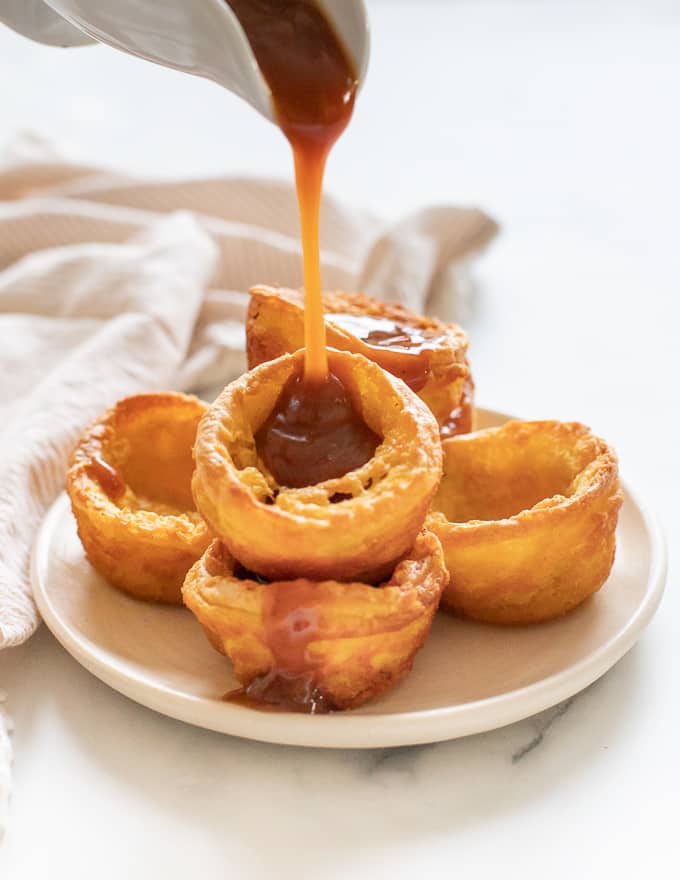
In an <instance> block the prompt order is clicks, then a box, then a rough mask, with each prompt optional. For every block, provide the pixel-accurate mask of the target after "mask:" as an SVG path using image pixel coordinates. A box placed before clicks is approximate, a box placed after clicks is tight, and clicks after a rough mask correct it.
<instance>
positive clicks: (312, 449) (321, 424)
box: [255, 374, 380, 489]
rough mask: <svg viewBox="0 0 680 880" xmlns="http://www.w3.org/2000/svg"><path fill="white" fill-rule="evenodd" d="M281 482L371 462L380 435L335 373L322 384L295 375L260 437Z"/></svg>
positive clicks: (315, 479) (312, 479)
mask: <svg viewBox="0 0 680 880" xmlns="http://www.w3.org/2000/svg"><path fill="white" fill-rule="evenodd" d="M255 443H256V445H257V449H258V452H259V454H260V457H261V458H262V461H263V462H264V463H265V465H266V467H267V469H268V470H269V472H270V473H271V475H272V476H273V477H274V479H275V480H276V482H277V483H278V484H279V485H280V486H286V487H288V488H292V489H295V488H301V487H302V486H313V485H315V484H316V483H323V482H324V481H326V480H332V479H334V478H336V477H342V476H344V474H346V473H348V472H349V471H352V470H355V468H359V467H361V466H362V465H364V464H366V462H367V461H369V459H371V458H372V457H373V454H374V453H375V450H376V447H377V446H378V444H379V443H380V437H378V435H377V434H374V433H373V431H372V430H371V429H370V428H369V427H368V425H367V424H366V423H365V422H364V420H363V418H362V416H361V414H360V413H359V412H357V410H356V408H355V407H354V406H353V404H352V401H351V400H350V398H349V396H348V394H347V391H346V389H345V387H344V385H343V384H342V382H341V381H340V380H339V379H338V378H337V377H336V376H334V375H332V374H329V376H328V379H327V380H326V381H325V382H322V383H321V384H320V385H318V386H317V385H312V384H310V383H309V382H306V381H305V380H304V378H303V377H301V376H296V375H294V376H292V377H291V378H290V379H289V380H288V383H287V384H286V386H285V387H284V389H283V391H282V393H281V396H280V397H279V400H278V401H277V404H276V406H275V407H274V410H273V411H272V413H271V414H270V416H269V418H268V419H267V421H266V422H265V423H264V425H263V426H262V427H261V428H260V430H259V431H258V432H257V435H256V437H255Z"/></svg>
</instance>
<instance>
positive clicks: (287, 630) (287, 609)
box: [224, 581, 333, 715]
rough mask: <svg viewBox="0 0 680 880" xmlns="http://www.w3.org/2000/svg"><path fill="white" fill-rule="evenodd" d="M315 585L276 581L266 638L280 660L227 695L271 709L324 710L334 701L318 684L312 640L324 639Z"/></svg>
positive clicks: (268, 607)
mask: <svg viewBox="0 0 680 880" xmlns="http://www.w3.org/2000/svg"><path fill="white" fill-rule="evenodd" d="M315 592H316V585H315V584H313V583H310V582H309V581H292V582H289V583H281V584H271V586H270V588H269V589H268V591H267V595H266V599H265V608H264V628H265V641H266V643H267V646H268V647H269V649H270V650H271V652H272V654H273V656H274V658H275V660H276V664H275V666H274V667H273V668H272V669H271V670H270V672H268V673H267V674H266V675H262V676H260V677H259V678H256V679H255V680H254V681H252V682H251V683H250V684H249V685H248V687H246V688H239V689H238V690H236V691H232V692H230V693H229V694H226V695H225V697H224V699H226V700H228V701H229V702H232V703H238V704H239V705H242V706H250V707H251V708H259V709H265V710H269V711H277V710H278V711H288V712H305V713H308V714H312V715H315V714H321V713H325V712H329V711H331V710H332V709H333V706H332V705H331V704H330V703H329V701H328V700H327V699H326V698H325V697H324V695H323V693H321V691H320V690H319V689H318V687H317V685H316V681H315V678H316V676H315V672H316V669H317V665H316V662H315V660H314V658H313V657H312V656H310V652H309V645H310V643H311V642H312V641H314V640H315V639H318V638H319V625H318V624H319V617H318V615H319V612H318V610H317V603H318V600H317V597H316V595H315Z"/></svg>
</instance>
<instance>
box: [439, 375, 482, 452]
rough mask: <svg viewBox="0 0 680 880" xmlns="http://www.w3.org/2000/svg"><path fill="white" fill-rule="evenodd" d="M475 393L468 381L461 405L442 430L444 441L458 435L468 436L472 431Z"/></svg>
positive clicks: (464, 387) (450, 415)
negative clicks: (473, 396) (473, 397)
mask: <svg viewBox="0 0 680 880" xmlns="http://www.w3.org/2000/svg"><path fill="white" fill-rule="evenodd" d="M473 393H474V386H473V384H472V382H471V381H470V380H469V379H467V380H466V381H465V385H464V386H463V394H462V397H461V400H460V404H459V405H458V406H457V407H456V408H455V409H454V410H453V412H452V413H450V414H449V417H448V418H447V419H446V421H445V422H444V424H443V425H442V426H441V428H440V435H441V438H442V440H446V439H447V438H448V437H455V436H456V435H457V434H468V433H469V432H470V431H471V430H472V421H473V419H472V415H473V412H474V408H473V405H472V395H473Z"/></svg>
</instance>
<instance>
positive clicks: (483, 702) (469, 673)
mask: <svg viewBox="0 0 680 880" xmlns="http://www.w3.org/2000/svg"><path fill="white" fill-rule="evenodd" d="M506 418H507V417H505V416H502V415H501V414H500V413H493V412H489V411H481V412H478V423H479V426H480V427H485V426H487V425H492V424H500V423H502V422H503V421H505V419H506ZM617 537H618V547H617V553H616V562H615V564H614V568H613V570H612V573H611V575H610V577H609V580H608V581H607V583H606V584H605V585H604V587H603V588H602V589H601V590H600V592H599V593H598V594H597V595H596V596H594V597H593V598H592V599H589V600H588V601H587V602H585V603H584V604H583V605H581V606H580V607H579V608H577V609H576V610H575V611H573V612H572V613H571V614H568V615H567V616H566V617H563V618H561V619H560V620H556V621H553V622H551V623H547V624H540V625H534V626H530V627H510V628H503V627H496V626H487V625H484V624H477V623H472V622H469V621H464V620H457V619H455V618H453V617H449V616H448V615H446V614H441V613H440V614H438V615H437V618H436V620H435V624H434V626H433V628H432V632H431V634H430V636H429V638H428V640H427V642H426V644H425V646H424V647H423V648H422V650H421V651H420V652H419V654H418V655H417V657H416V661H415V664H414V667H413V670H412V672H411V673H410V675H408V676H407V677H406V678H405V679H404V680H403V681H402V682H401V683H400V684H399V685H398V686H397V687H396V688H394V689H393V690H392V691H390V692H389V693H387V694H386V695H384V696H383V697H381V698H379V699H377V700H374V701H372V702H370V703H369V704H367V705H366V706H363V707H362V708H361V709H357V710H354V711H349V712H339V713H335V714H331V715H314V716H312V715H299V714H295V713H282V712H260V711H257V710H253V709H250V708H247V707H244V706H238V705H234V704H232V703H227V702H225V701H224V700H223V696H224V694H226V693H227V692H228V691H231V690H233V689H234V688H236V687H237V686H238V684H237V682H236V680H235V679H234V677H233V675H232V672H231V666H230V664H229V662H228V661H227V660H226V659H225V658H224V657H222V656H221V655H220V654H218V653H217V652H216V651H214V650H213V648H212V647H211V646H210V645H209V643H208V641H207V640H206V638H205V636H204V635H203V631H202V630H201V628H200V626H199V625H198V623H197V622H196V620H195V619H194V618H193V616H192V615H191V614H190V613H189V612H188V611H186V610H185V609H183V608H168V607H163V606H158V605H147V604H144V603H141V602H137V601H135V600H134V599H131V598H128V597H127V596H125V595H123V594H122V593H119V592H118V591H117V590H114V589H113V588H111V587H110V586H109V585H108V584H107V583H106V582H105V581H104V580H103V579H102V578H101V577H99V575H97V573H96V572H95V571H94V570H93V569H92V568H91V566H90V565H89V563H88V562H87V560H86V558H85V555H84V553H83V549H82V547H81V544H80V541H79V539H78V535H77V533H76V526H75V521H74V519H73V516H72V514H71V509H70V506H69V501H68V498H67V497H66V495H62V496H60V497H59V498H58V499H57V501H56V502H55V504H54V506H53V507H52V509H51V510H50V512H49V513H48V515H47V517H46V519H45V522H44V524H43V526H42V528H41V529H40V532H39V534H38V537H37V540H36V544H35V548H34V553H33V564H32V578H33V590H34V594H35V598H36V601H37V603H38V607H39V608H40V612H41V613H42V615H43V617H44V619H45V622H46V623H47V626H48V627H49V628H50V629H51V630H52V632H53V633H54V635H55V636H56V637H57V639H58V640H59V641H60V642H61V643H62V645H63V646H64V647H65V648H66V650H67V651H69V652H70V653H71V654H72V655H73V656H74V657H75V658H76V660H78V661H79V662H80V663H82V665H83V666H84V667H85V668H86V669H88V670H89V671H90V672H92V673H93V674H94V675H96V676H97V677H98V678H100V679H101V680H102V681H104V682H106V684H108V685H110V686H111V687H112V688H115V689H116V690H118V691H120V692H121V693H122V694H125V695H126V696H127V697H130V698H131V699H133V700H136V701H137V702H138V703H141V704H142V705H144V706H148V707H149V708H151V709H154V710H156V711H157V712H161V713H163V714H165V715H169V716H171V717H172V718H179V719H180V720H182V721H186V722H189V723H190V724H196V725H199V726H200V727H207V728H209V729H211V730H216V731H220V732H222V733H228V734H233V735H234V736H242V737H247V738H249V739H256V740H263V741H266V742H272V743H285V744H288V745H299V746H323V747H336V748H374V747H386V746H402V745H413V744H416V743H427V742H436V741H439V740H444V739H452V738H454V737H460V736H466V735H468V734H472V733H481V732H482V731H486V730H491V729H493V728H496V727H501V726H502V725H504V724H510V723H511V722H513V721H519V720H520V719H522V718H526V717H528V716H529V715H533V714H534V713H536V712H539V711H541V710H543V709H547V708H548V707H549V706H552V705H554V704H555V703H558V702H560V701H561V700H564V699H566V698H567V697H570V696H571V695H572V694H575V693H577V692H578V691H580V690H582V689H583V688H584V687H586V686H587V685H589V684H590V683H591V682H593V681H594V680H595V679H596V678H599V676H601V675H603V674H604V673H605V672H606V671H607V670H608V669H609V668H610V667H611V666H613V665H614V664H615V663H616V661H617V660H619V659H620V658H621V657H622V656H623V655H624V654H625V653H626V651H628V650H629V649H630V648H631V647H632V646H633V644H634V643H635V642H636V640H637V639H638V637H639V636H640V633H641V632H642V631H643V629H644V628H645V626H646V625H647V624H648V623H649V621H650V620H651V618H652V615H653V614H654V611H655V610H656V608H657V605H658V603H659V600H660V598H661V594H662V592H663V587H664V582H665V553H664V543H663V538H662V536H661V534H660V531H659V528H658V526H657V525H656V523H655V522H654V519H653V517H652V516H651V515H650V513H649V512H648V511H647V510H646V509H645V508H644V506H643V505H642V504H641V503H640V501H639V500H638V499H637V498H636V497H635V495H634V494H633V493H632V492H631V491H630V489H625V502H624V504H623V507H622V508H621V515H620V519H619V527H618V532H617Z"/></svg>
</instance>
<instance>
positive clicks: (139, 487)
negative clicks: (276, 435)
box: [67, 393, 211, 604]
mask: <svg viewBox="0 0 680 880" xmlns="http://www.w3.org/2000/svg"><path fill="white" fill-rule="evenodd" d="M206 409H207V407H206V406H205V404H203V403H201V401H200V400H198V399H197V398H195V397H188V396H186V395H184V394H170V393H169V394H139V395H137V396H135V397H127V398H125V399H124V400H121V401H119V403H117V404H116V405H115V406H114V407H113V408H112V409H110V410H109V411H108V412H106V413H104V415H103V416H102V417H101V418H100V419H98V420H97V421H96V422H95V423H94V424H93V425H91V426H90V427H89V428H88V429H87V431H86V432H85V434H84V435H83V437H82V438H81V440H80V442H79V443H78V445H77V447H76V449H75V451H74V452H73V455H72V457H71V462H70V467H69V470H68V475H67V490H68V494H69V496H70V498H71V506H72V508H73V513H74V515H75V518H76V521H77V523H78V534H79V536H80V540H81V541H82V543H83V547H84V548H85V553H86V554H87V558H88V559H89V560H90V562H91V563H92V565H93V566H94V568H95V569H96V570H97V571H98V572H99V573H100V574H102V575H104V577H105V578H106V579H107V580H108V581H109V582H110V583H111V584H113V586H115V587H118V588H119V589H121V590H124V591H125V592H126V593H129V594H130V595H132V596H135V597H137V598H139V599H147V600H155V601H159V602H169V603H173V604H181V602H182V595H181V588H182V581H183V580H184V576H185V575H186V573H187V571H188V569H189V568H190V567H191V566H192V565H193V564H194V562H195V561H196V560H197V559H198V558H199V556H200V555H201V554H202V553H203V551H204V550H205V549H206V547H207V546H208V544H209V543H210V540H211V536H210V535H209V534H208V529H207V527H206V525H205V523H204V522H203V520H202V519H201V517H200V515H199V514H198V513H197V512H196V508H195V506H194V502H193V498H192V496H191V473H192V471H193V462H192V458H191V449H192V446H193V443H194V438H195V436H196V428H197V426H198V423H199V421H200V419H201V417H202V416H203V414H204V413H205V411H206Z"/></svg>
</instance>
